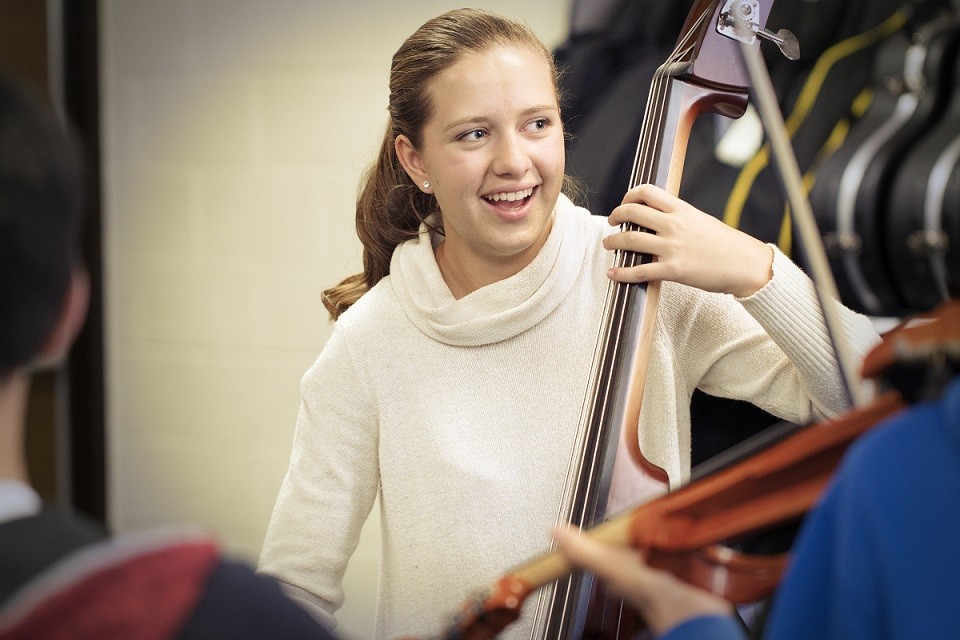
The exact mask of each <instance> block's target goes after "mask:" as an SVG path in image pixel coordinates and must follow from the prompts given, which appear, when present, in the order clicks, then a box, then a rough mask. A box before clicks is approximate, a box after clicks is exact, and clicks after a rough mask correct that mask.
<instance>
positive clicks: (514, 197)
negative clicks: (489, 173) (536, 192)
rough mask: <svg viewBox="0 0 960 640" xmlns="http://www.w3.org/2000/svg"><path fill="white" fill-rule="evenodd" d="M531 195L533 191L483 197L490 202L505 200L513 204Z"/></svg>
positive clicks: (525, 190) (526, 190)
mask: <svg viewBox="0 0 960 640" xmlns="http://www.w3.org/2000/svg"><path fill="white" fill-rule="evenodd" d="M532 194H533V189H532V188H530V189H524V190H523V191H514V192H513V193H495V194H493V195H492V196H484V197H485V198H486V199H487V200H490V201H491V202H500V201H502V200H506V201H507V202H513V201H514V200H523V199H524V198H526V197H528V196H530V195H532Z"/></svg>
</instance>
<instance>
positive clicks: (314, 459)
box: [258, 326, 379, 627]
mask: <svg viewBox="0 0 960 640" xmlns="http://www.w3.org/2000/svg"><path fill="white" fill-rule="evenodd" d="M338 329H339V327H336V326H335V328H334V331H333V335H332V336H331V337H330V339H329V341H328V342H327V344H326V346H325V347H324V349H323V351H322V353H321V354H320V357H319V358H318V359H317V361H316V363H314V365H313V366H312V367H311V368H310V369H309V370H308V371H307V373H306V374H305V375H304V377H303V379H302V381H301V384H300V390H301V397H302V400H301V405H300V412H299V416H298V418H297V426H296V431H295V435H294V441H293V450H292V453H291V456H290V465H289V468H288V470H287V474H286V476H285V478H284V480H283V483H282V485H281V487H280V492H279V495H278V497H277V501H276V504H275V505H274V510H273V515H272V516H271V519H270V523H269V525H268V527H267V533H266V538H265V540H264V544H263V550H262V552H261V555H260V563H259V567H258V570H259V571H260V572H262V573H265V574H269V575H272V576H274V577H275V578H276V579H277V580H278V581H279V582H280V584H281V586H282V587H283V588H284V591H285V592H286V593H287V595H288V596H290V597H292V598H293V599H295V600H296V601H298V602H300V603H301V604H303V605H304V606H305V607H306V608H307V609H308V610H310V611H311V613H313V614H314V615H315V616H316V617H318V618H319V619H320V620H321V621H322V622H324V623H325V624H326V625H327V626H329V627H333V626H335V622H334V620H333V613H334V611H336V610H337V609H338V608H339V607H340V605H341V604H343V588H342V585H341V582H342V579H343V574H344V572H345V570H346V566H347V561H348V560H349V558H350V556H351V555H352V554H353V552H354V550H355V549H356V547H357V543H358V542H359V537H360V530H361V528H362V526H363V523H364V521H365V520H366V518H367V516H368V515H369V513H370V509H371V508H372V506H373V502H374V499H375V497H376V494H377V489H378V486H379V465H378V454H377V448H378V428H377V427H378V425H377V419H376V412H375V410H374V403H373V401H372V399H371V397H370V393H369V390H368V388H367V387H366V385H364V383H363V382H362V380H363V377H362V375H361V373H360V372H358V371H357V367H356V366H355V362H354V360H353V358H351V354H350V349H349V346H348V343H347V340H346V337H345V336H344V331H341V330H338Z"/></svg>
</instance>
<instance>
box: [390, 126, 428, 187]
mask: <svg viewBox="0 0 960 640" xmlns="http://www.w3.org/2000/svg"><path fill="white" fill-rule="evenodd" d="M393 148H394V151H396V154H397V159H398V160H399V161H400V164H401V165H402V166H403V170H404V171H406V172H407V175H408V176H410V179H411V180H413V184H415V185H417V187H418V188H419V189H420V190H421V191H423V192H424V193H430V187H429V184H430V182H429V180H430V176H429V174H428V173H427V171H426V169H424V167H423V158H422V157H421V156H420V152H419V151H417V150H416V148H414V146H413V143H412V142H410V138H408V137H407V136H405V135H403V134H400V135H399V136H397V137H396V139H395V140H394V141H393ZM424 183H426V184H427V185H428V186H424Z"/></svg>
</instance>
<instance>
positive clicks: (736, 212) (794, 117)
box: [723, 9, 908, 255]
mask: <svg viewBox="0 0 960 640" xmlns="http://www.w3.org/2000/svg"><path fill="white" fill-rule="evenodd" d="M907 14H908V12H907V11H906V10H905V9H900V10H898V11H897V12H895V13H894V14H893V15H891V16H890V17H889V18H887V19H886V20H884V21H883V22H882V23H880V24H879V25H877V26H876V27H874V28H872V29H870V30H868V31H865V32H863V33H861V34H858V35H855V36H852V37H850V38H847V39H846V40H842V41H840V42H838V43H837V44H835V45H833V46H832V47H830V48H828V49H827V50H826V51H824V52H823V55H821V56H820V58H819V59H818V60H817V62H816V64H814V66H813V69H812V70H811V71H810V75H809V76H808V77H807V80H806V82H805V83H804V86H803V89H802V90H801V91H800V97H799V98H798V99H797V103H796V104H795V105H794V108H793V111H792V112H791V113H790V115H789V117H788V118H787V120H786V121H785V125H786V128H787V135H789V136H790V137H791V138H792V137H793V135H794V134H795V133H796V132H797V130H798V129H799V128H800V125H802V124H803V122H804V120H806V118H807V116H809V115H810V111H811V110H812V109H813V105H814V103H815V102H816V99H817V95H818V94H819V93H820V89H821V88H822V87H823V83H824V82H826V79H827V74H828V73H829V72H830V69H831V68H832V67H833V66H834V65H835V64H836V63H837V62H839V61H840V60H842V59H843V58H845V57H847V56H849V55H851V54H853V53H856V52H857V51H860V50H861V49H865V48H866V47H868V46H870V45H871V44H873V43H875V42H877V41H878V40H880V39H882V38H885V37H887V36H889V35H890V34H892V33H894V32H896V31H897V30H898V29H900V27H902V26H903V25H904V24H905V23H906V21H907ZM769 162H770V148H769V145H768V144H767V143H764V145H763V146H762V147H761V148H760V150H759V151H757V153H756V154H755V155H754V156H753V158H752V159H751V160H750V161H749V162H747V164H746V165H744V167H743V169H742V170H741V171H740V175H739V176H737V180H736V182H735V183H734V185H733V189H732V190H731V192H730V197H729V198H728V199H727V206H726V208H725V209H724V212H723V221H724V222H726V223H727V224H728V225H730V226H731V227H739V226H740V216H741V215H742V214H743V207H744V205H745V204H746V202H747V197H748V196H749V195H750V190H751V189H752V188H753V183H754V181H755V180H756V178H757V176H758V175H759V174H760V172H761V171H762V170H763V169H764V168H766V166H767V165H768V164H769ZM786 229H787V230H789V224H787V226H786ZM787 235H789V234H787ZM783 236H784V227H783V226H781V232H780V237H781V239H782V238H783ZM780 246H781V247H782V246H783V245H780ZM788 255H789V254H788Z"/></svg>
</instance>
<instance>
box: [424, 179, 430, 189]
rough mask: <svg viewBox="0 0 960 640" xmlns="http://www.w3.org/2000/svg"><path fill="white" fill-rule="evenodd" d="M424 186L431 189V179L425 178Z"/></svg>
mask: <svg viewBox="0 0 960 640" xmlns="http://www.w3.org/2000/svg"><path fill="white" fill-rule="evenodd" d="M423 188H424V189H429V188H430V181H429V180H424V181H423Z"/></svg>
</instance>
